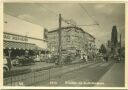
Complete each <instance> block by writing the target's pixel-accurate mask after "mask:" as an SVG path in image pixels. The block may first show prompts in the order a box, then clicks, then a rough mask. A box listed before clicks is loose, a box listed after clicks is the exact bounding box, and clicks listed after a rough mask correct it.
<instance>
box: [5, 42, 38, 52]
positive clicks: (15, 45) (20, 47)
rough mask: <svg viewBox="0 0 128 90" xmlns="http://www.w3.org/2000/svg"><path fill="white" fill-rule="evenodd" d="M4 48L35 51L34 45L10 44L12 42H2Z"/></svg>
mask: <svg viewBox="0 0 128 90" xmlns="http://www.w3.org/2000/svg"><path fill="white" fill-rule="evenodd" d="M3 47H4V48H9V49H24V50H26V49H27V50H35V49H36V45H35V44H30V43H22V42H12V41H4V44H3Z"/></svg>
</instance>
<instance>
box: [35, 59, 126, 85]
mask: <svg viewBox="0 0 128 90" xmlns="http://www.w3.org/2000/svg"><path fill="white" fill-rule="evenodd" d="M113 67H114V68H113ZM111 69H115V70H112V71H111V72H110V70H111ZM123 72H124V63H122V62H121V63H115V62H113V61H109V62H100V63H94V64H93V65H92V64H91V63H90V65H87V66H86V67H84V68H80V69H79V70H75V71H71V72H69V73H65V74H63V75H62V74H61V77H60V76H58V77H54V78H51V79H50V81H45V82H39V83H36V86H59V87H60V86H73V87H80V86H84V87H86V86H88V87H91V86H100V87H102V86H105V87H106V86H123V85H124V73H123ZM115 74H116V75H115ZM104 76H105V78H104ZM118 76H119V77H118ZM110 79H111V80H110Z"/></svg>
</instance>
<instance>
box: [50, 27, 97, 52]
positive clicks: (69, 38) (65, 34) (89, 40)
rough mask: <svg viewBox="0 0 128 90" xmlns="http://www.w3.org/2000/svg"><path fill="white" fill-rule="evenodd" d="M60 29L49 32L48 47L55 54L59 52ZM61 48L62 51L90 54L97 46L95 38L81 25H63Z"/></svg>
mask: <svg viewBox="0 0 128 90" xmlns="http://www.w3.org/2000/svg"><path fill="white" fill-rule="evenodd" d="M58 31H59V29H56V30H52V31H49V32H48V48H49V49H50V51H51V52H52V53H53V54H57V52H58V45H59V37H58V35H59V34H58ZM61 48H62V50H61V51H62V53H64V52H67V51H68V52H72V53H76V54H77V53H79V54H80V53H85V54H90V53H92V52H93V51H94V48H95V38H94V37H93V36H92V35H90V34H89V33H87V32H85V31H84V30H83V29H82V28H79V27H71V26H70V27H62V28H61Z"/></svg>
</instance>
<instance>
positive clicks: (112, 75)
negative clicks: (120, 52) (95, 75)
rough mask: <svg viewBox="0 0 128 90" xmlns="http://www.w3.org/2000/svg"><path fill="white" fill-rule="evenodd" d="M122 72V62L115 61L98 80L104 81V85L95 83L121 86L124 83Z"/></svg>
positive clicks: (123, 70)
mask: <svg viewBox="0 0 128 90" xmlns="http://www.w3.org/2000/svg"><path fill="white" fill-rule="evenodd" d="M124 72H125V69H124V63H122V62H121V63H115V64H114V65H113V66H112V67H111V69H110V70H109V71H107V72H106V73H105V74H104V76H103V77H101V79H100V80H99V81H98V82H102V83H104V85H103V84H102V85H96V87H108V86H109V87H115V86H116V87H123V86H124V83H125V82H124V79H125V77H124Z"/></svg>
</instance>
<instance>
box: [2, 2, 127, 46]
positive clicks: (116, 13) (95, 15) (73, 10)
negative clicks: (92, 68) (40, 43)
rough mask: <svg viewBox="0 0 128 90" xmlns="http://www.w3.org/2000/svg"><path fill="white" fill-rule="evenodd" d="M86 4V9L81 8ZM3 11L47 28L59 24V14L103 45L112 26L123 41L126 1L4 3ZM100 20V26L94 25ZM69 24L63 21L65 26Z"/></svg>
mask: <svg viewBox="0 0 128 90" xmlns="http://www.w3.org/2000/svg"><path fill="white" fill-rule="evenodd" d="M82 7H83V8H82ZM4 13H6V14H9V15H12V16H15V17H17V18H20V19H23V20H26V21H29V22H31V23H34V24H38V25H40V26H42V27H44V28H47V29H48V30H53V29H56V28H58V27H59V23H58V22H59V20H58V19H59V14H61V15H62V17H63V18H64V19H66V20H69V19H72V20H73V21H74V22H75V23H76V24H77V25H78V26H79V25H90V26H79V27H81V28H82V29H83V30H84V31H86V32H88V33H90V34H91V35H93V36H94V37H95V38H96V45H97V46H100V45H101V44H102V43H106V42H107V40H110V39H111V31H112V27H113V25H116V26H117V31H118V37H119V34H120V33H122V42H124V31H125V6H124V4H123V3H5V4H4ZM96 23H98V24H99V25H93V24H96ZM65 25H67V24H66V23H64V22H62V26H65Z"/></svg>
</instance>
